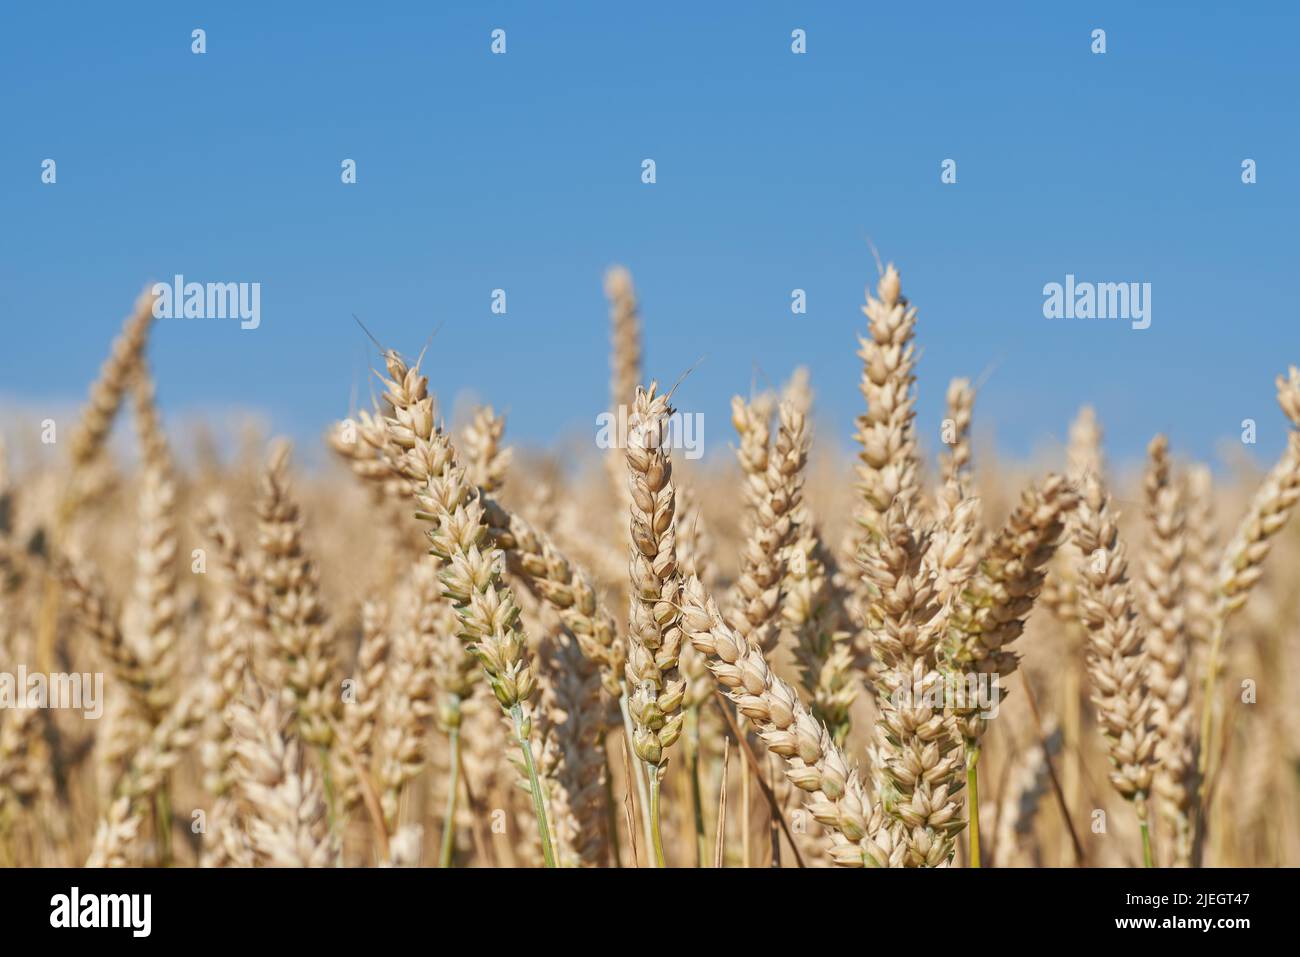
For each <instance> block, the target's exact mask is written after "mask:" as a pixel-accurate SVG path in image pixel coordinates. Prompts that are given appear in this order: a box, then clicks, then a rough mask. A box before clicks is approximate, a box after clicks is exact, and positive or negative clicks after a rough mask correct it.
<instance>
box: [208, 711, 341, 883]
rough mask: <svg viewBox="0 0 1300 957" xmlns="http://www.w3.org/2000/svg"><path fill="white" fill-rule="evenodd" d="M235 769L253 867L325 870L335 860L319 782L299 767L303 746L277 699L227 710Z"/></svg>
mask: <svg viewBox="0 0 1300 957" xmlns="http://www.w3.org/2000/svg"><path fill="white" fill-rule="evenodd" d="M231 714H232V722H233V727H234V734H235V740H236V742H237V744H236V753H237V754H238V758H239V765H240V778H239V780H240V791H241V799H242V813H243V818H244V821H245V826H246V827H247V830H248V839H249V844H250V846H251V848H252V852H253V855H254V857H255V860H256V863H257V864H259V865H262V866H266V867H330V866H333V865H335V864H336V863H337V861H338V849H337V847H336V846H335V844H334V842H333V840H332V838H331V836H330V833H329V825H328V821H327V813H328V812H327V807H326V803H325V795H324V792H323V790H322V788H321V783H320V780H319V779H318V778H317V776H316V775H315V773H314V772H312V770H311V769H310V768H307V767H306V766H305V765H304V762H303V758H302V744H301V742H300V740H299V738H298V737H297V736H296V735H294V734H293V733H292V732H291V731H290V730H289V729H288V727H287V726H286V725H287V722H286V716H285V715H283V714H282V712H281V710H280V707H279V703H278V700H277V698H276V697H275V696H274V695H268V696H267V698H266V700H265V701H263V702H262V704H261V706H260V707H256V708H255V707H254V706H253V705H252V704H250V703H248V702H246V701H240V702H237V703H236V704H235V705H234V707H233V708H232V709H231Z"/></svg>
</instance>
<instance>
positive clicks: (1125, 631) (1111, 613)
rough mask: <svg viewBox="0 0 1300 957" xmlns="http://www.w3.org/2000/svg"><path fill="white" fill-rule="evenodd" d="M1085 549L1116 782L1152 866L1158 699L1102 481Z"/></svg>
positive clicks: (1084, 500)
mask: <svg viewBox="0 0 1300 957" xmlns="http://www.w3.org/2000/svg"><path fill="white" fill-rule="evenodd" d="M1074 535H1075V541H1076V542H1077V543H1078V545H1079V551H1080V561H1081V564H1080V567H1079V569H1078V580H1079V613H1080V616H1081V619H1082V621H1083V623H1084V625H1085V626H1086V627H1087V628H1088V673H1089V675H1090V677H1091V678H1092V684H1093V696H1092V700H1093V703H1094V704H1095V705H1096V706H1097V720H1098V723H1099V724H1100V725H1101V732H1102V734H1103V735H1104V737H1105V739H1106V745H1107V748H1108V750H1109V752H1110V760H1111V773H1110V781H1111V784H1113V785H1114V787H1115V790H1116V791H1118V792H1119V794H1120V795H1121V796H1122V797H1123V798H1124V799H1125V800H1128V801H1131V802H1132V803H1133V806H1134V808H1135V809H1136V811H1137V816H1138V823H1139V825H1140V827H1141V830H1142V846H1143V859H1144V861H1145V862H1146V863H1147V865H1148V866H1150V863H1151V846H1150V835H1149V830H1148V826H1147V798H1148V796H1149V795H1150V793H1151V781H1152V776H1153V771H1154V765H1155V748H1156V735H1155V732H1154V729H1153V728H1152V726H1151V709H1152V697H1151V692H1150V689H1149V688H1148V687H1147V683H1146V669H1147V655H1146V651H1145V648H1144V646H1143V633H1142V627H1141V622H1140V621H1139V619H1138V616H1137V611H1136V610H1135V609H1136V606H1135V601H1134V597H1133V590H1132V587H1131V585H1130V583H1129V579H1128V573H1127V569H1128V560H1127V558H1126V557H1125V551H1126V550H1125V547H1124V543H1123V542H1122V541H1120V538H1119V530H1118V527H1117V526H1116V520H1115V518H1114V517H1113V516H1112V514H1111V511H1110V505H1109V501H1108V499H1107V496H1106V493H1105V491H1104V489H1103V488H1102V485H1101V481H1100V479H1098V478H1097V476H1096V475H1094V474H1093V473H1091V472H1089V473H1087V474H1085V475H1084V477H1083V480H1082V484H1081V488H1080V499H1079V507H1078V509H1077V510H1076V512H1075V516H1074Z"/></svg>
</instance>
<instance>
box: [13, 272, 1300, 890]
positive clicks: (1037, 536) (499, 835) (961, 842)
mask: <svg viewBox="0 0 1300 957" xmlns="http://www.w3.org/2000/svg"><path fill="white" fill-rule="evenodd" d="M605 288H606V294H607V297H608V299H609V303H610V336H611V370H612V371H611V382H610V395H609V410H608V411H609V412H610V413H611V421H613V422H616V423H618V426H617V428H615V430H614V434H613V436H612V441H609V442H605V443H599V444H604V445H608V446H609V447H608V448H596V447H594V446H593V448H592V453H591V454H590V455H588V456H586V457H585V458H583V457H575V455H574V453H573V452H572V450H568V449H565V450H556V451H554V452H546V451H545V450H536V449H534V450H527V451H525V450H522V449H521V450H519V451H518V453H515V452H512V449H511V448H510V447H509V445H508V444H507V434H506V428H505V427H506V422H505V420H504V418H503V417H502V416H500V415H498V414H497V413H496V412H494V411H493V409H492V408H490V407H481V408H478V409H476V410H474V411H473V413H472V414H470V415H466V416H463V417H462V418H463V419H464V421H448V420H447V418H446V417H445V416H444V414H443V412H442V407H441V406H440V405H439V403H438V401H437V400H436V398H435V393H436V390H437V386H438V383H437V382H436V381H432V382H431V381H430V380H429V379H428V378H427V377H426V375H425V373H424V372H423V371H422V369H423V368H425V367H430V366H432V367H436V363H432V364H431V363H430V362H429V361H428V356H422V355H420V348H421V345H422V344H421V343H419V342H415V343H389V342H382V343H380V342H376V343H375V346H376V347H377V348H376V349H375V351H374V366H375V384H376V389H375V392H376V396H377V397H376V399H375V400H374V402H373V404H372V405H371V407H370V408H363V409H358V410H357V411H356V412H355V414H354V416H353V417H352V418H349V419H347V420H345V421H342V422H339V423H337V424H336V425H335V426H334V427H333V428H332V429H331V430H330V431H329V433H328V434H327V435H326V436H324V437H323V442H324V444H325V445H326V446H328V448H329V450H330V458H331V461H332V465H331V467H329V468H324V469H315V470H312V471H310V472H306V471H304V470H302V469H300V468H298V467H297V466H296V465H295V462H296V458H295V454H294V450H293V449H292V448H291V447H290V446H289V444H288V443H286V442H284V441H280V440H275V439H272V438H270V437H267V436H263V435H261V434H258V433H256V432H250V433H249V434H247V435H245V436H243V437H242V439H241V442H240V444H239V448H238V449H236V450H235V451H234V452H233V453H232V454H223V453H222V452H221V451H219V450H218V444H217V443H216V442H214V441H208V442H203V441H199V442H198V443H197V446H198V448H199V450H200V451H199V453H198V454H197V455H195V456H192V457H191V458H190V459H186V460H184V461H182V459H181V457H180V456H179V455H177V454H176V453H175V451H174V448H175V447H176V446H177V442H176V436H174V435H169V434H167V432H166V431H165V430H164V428H163V425H162V418H161V415H160V412H159V404H160V403H165V401H166V397H165V396H159V395H156V394H155V388H154V384H153V378H152V376H151V372H150V364H149V353H150V350H149V342H150V340H151V338H152V337H155V336H166V335H167V334H168V323H167V321H166V320H155V319H154V311H155V310H154V307H153V306H154V304H153V299H152V297H151V296H149V295H145V296H142V297H141V299H140V300H139V301H138V302H137V304H136V305H135V307H134V309H133V310H132V312H131V313H130V315H129V316H128V317H127V319H126V321H125V324H124V325H123V327H122V330H121V333H120V335H119V336H118V338H117V340H116V341H115V342H114V343H113V344H112V347H111V351H110V352H109V355H108V358H107V360H106V362H105V364H104V366H103V369H102V371H101V373H100V376H99V378H98V380H97V381H96V382H94V383H93V384H92V385H91V387H90V391H89V399H88V401H87V402H86V404H85V406H84V409H83V410H82V412H81V414H80V417H79V419H78V420H77V421H76V422H75V423H69V424H68V428H67V430H66V435H61V436H60V437H59V440H58V441H55V442H50V443H44V444H42V443H40V442H38V441H36V440H35V439H33V440H32V441H31V442H30V443H28V445H27V446H23V445H21V444H20V443H11V445H12V447H11V448H9V449H8V450H6V454H5V456H4V458H3V461H0V703H3V704H4V707H3V708H0V862H2V863H3V864H5V865H7V866H52V865H61V866H68V865H73V866H76V865H83V864H85V865H88V866H109V867H123V866H126V867H130V866H146V865H151V866H157V865H163V866H181V867H189V866H205V867H207V866H211V867H249V866H285V867H335V866H344V867H385V866H403V867H411V866H427V867H532V866H559V867H655V866H682V867H695V866H701V867H715V866H721V867H769V866H783V867H804V866H806V867H823V866H843V867H944V866H966V867H970V866H984V867H989V866H995V867H1014V866H1021V867H1023V866H1048V867H1140V866H1143V865H1144V864H1146V865H1155V866H1179V867H1185V866H1201V865H1226V866H1275V865H1295V864H1300V773H1298V772H1300V720H1297V718H1298V716H1297V711H1296V708H1297V706H1298V704H1300V701H1298V700H1297V696H1296V695H1295V694H1294V693H1293V691H1292V690H1290V687H1289V682H1290V680H1291V679H1292V678H1293V677H1300V630H1298V629H1297V628H1296V626H1295V622H1296V621H1297V620H1298V619H1300V614H1298V612H1300V609H1297V604H1298V603H1300V589H1297V588H1296V587H1295V585H1296V582H1297V577H1298V576H1300V530H1298V529H1297V524H1296V523H1294V522H1292V523H1289V524H1288V518H1289V516H1290V513H1291V512H1292V511H1293V510H1294V507H1295V504H1296V500H1297V498H1300V371H1297V369H1296V368H1295V367H1291V368H1290V369H1289V370H1281V369H1280V370H1279V372H1280V373H1281V374H1280V375H1279V376H1278V378H1277V382H1276V388H1277V397H1278V402H1279V404H1280V406H1281V413H1280V414H1281V415H1283V416H1285V419H1286V420H1289V422H1290V426H1289V428H1290V431H1289V434H1288V435H1289V437H1288V440H1287V443H1286V447H1285V451H1284V453H1283V454H1282V456H1281V458H1280V459H1279V460H1278V461H1277V462H1276V464H1274V465H1272V467H1271V468H1270V469H1269V471H1267V472H1266V473H1264V474H1258V473H1256V472H1255V471H1254V470H1253V468H1252V467H1251V466H1250V465H1249V464H1248V463H1246V464H1242V465H1240V466H1239V467H1238V468H1237V469H1236V470H1235V472H1234V473H1232V474H1226V473H1224V474H1218V475H1212V473H1211V471H1210V469H1209V468H1208V467H1207V466H1206V465H1204V464H1200V463H1197V462H1193V461H1188V460H1187V459H1186V458H1185V457H1183V456H1181V455H1180V453H1179V450H1178V449H1176V448H1171V447H1170V446H1169V443H1168V442H1167V441H1166V440H1165V439H1164V438H1163V437H1161V436H1154V437H1153V438H1152V441H1151V443H1150V446H1149V448H1148V458H1147V463H1146V466H1145V468H1144V470H1143V471H1142V473H1141V474H1140V475H1132V476H1130V475H1123V474H1116V473H1115V472H1114V471H1113V470H1112V469H1111V468H1110V467H1109V466H1108V464H1107V460H1106V455H1105V442H1104V432H1103V428H1104V423H1102V422H1099V421H1098V420H1097V418H1096V416H1095V415H1094V414H1093V413H1092V412H1091V410H1090V409H1088V408H1083V409H1081V410H1080V411H1079V413H1078V416H1077V418H1076V419H1075V421H1074V422H1073V423H1072V424H1070V426H1069V442H1068V446H1067V447H1066V448H1065V449H1063V450H1062V454H1061V455H1060V461H1056V462H1027V463H1010V462H1005V461H1001V460H999V459H997V458H996V457H995V456H994V455H993V454H992V453H987V454H986V453H983V452H982V451H978V450H976V449H975V447H974V446H975V443H974V442H973V440H972V433H973V424H974V423H975V422H977V421H978V410H977V401H976V399H977V396H976V394H975V387H974V386H973V385H972V384H971V382H970V381H968V380H965V379H957V380H953V381H952V382H948V383H945V382H936V381H933V380H932V379H927V378H926V377H925V376H924V374H920V375H918V373H919V372H923V369H921V368H920V366H921V365H922V364H921V363H919V362H918V357H919V355H920V351H921V343H922V342H923V340H924V320H923V318H921V317H920V312H919V310H918V308H917V306H915V305H913V304H912V303H911V302H909V300H908V299H907V297H906V296H905V294H904V291H903V284H902V280H901V278H900V274H899V272H898V271H897V270H896V269H895V268H894V267H893V266H889V267H888V268H886V269H883V270H881V271H880V274H879V275H878V276H876V277H873V279H872V280H871V283H870V285H869V286H868V289H867V294H866V297H865V305H864V307H863V316H862V320H861V334H860V338H859V341H858V342H857V343H856V348H857V350H858V355H859V357H860V358H861V367H862V374H861V381H860V391H861V393H862V407H861V409H862V411H861V413H860V415H859V416H858V418H857V420H856V422H855V423H852V425H851V426H850V424H849V423H840V424H839V427H840V428H841V429H842V431H843V432H844V433H845V434H848V433H849V432H850V430H851V434H852V438H853V442H854V445H855V449H856V455H855V457H854V458H853V459H852V460H848V459H846V458H845V457H844V456H842V455H841V454H840V453H838V452H837V451H836V448H837V446H836V444H835V443H834V442H833V441H829V440H826V441H819V439H820V438H821V436H818V435H814V431H813V422H814V421H815V415H816V413H815V398H814V389H815V387H816V383H814V382H811V381H810V379H809V376H808V375H807V373H806V372H805V371H804V370H802V369H801V368H794V369H793V370H791V374H790V377H789V380H788V382H787V383H786V384H785V385H784V386H783V387H782V388H781V389H779V390H773V391H763V392H750V393H748V394H744V395H737V396H736V398H735V399H734V400H733V403H732V416H731V418H732V421H731V425H732V427H733V429H734V438H733V441H732V445H733V447H734V450H735V456H734V459H729V458H728V459H725V460H724V459H722V458H717V457H714V458H708V459H704V460H694V459H688V458H686V457H684V456H683V455H682V454H681V450H680V448H675V447H674V446H675V445H676V443H675V441H674V438H673V436H674V432H673V425H674V422H675V403H676V402H677V400H678V399H677V397H678V395H679V393H680V392H682V391H685V390H688V389H689V388H690V381H689V377H688V378H687V380H686V381H685V382H684V383H679V384H678V385H677V386H675V387H674V386H673V385H672V384H671V383H670V382H668V381H667V379H668V377H670V376H676V375H677V374H678V372H679V371H680V365H682V363H681V361H680V357H662V356H658V357H656V356H651V357H648V359H650V360H653V364H652V363H651V362H650V361H647V357H643V355H642V348H641V340H642V322H643V319H642V316H641V314H640V311H639V309H638V305H637V300H636V293H635V291H634V288H633V285H632V279H631V276H630V275H629V274H628V273H627V272H626V271H625V270H623V269H619V268H614V269H611V270H610V272H609V273H608V275H607V276H606V280H605ZM645 321H647V322H649V321H652V318H650V317H647V318H646V320H645ZM918 332H919V333H920V339H918ZM106 345H107V344H106ZM436 347H437V342H436V339H435V340H434V342H433V344H432V345H431V346H430V348H431V349H436ZM854 347H855V344H854V343H853V342H845V343H844V348H845V349H850V348H854ZM422 359H423V360H424V361H423V362H422ZM651 370H657V371H658V372H659V373H660V375H661V376H663V377H664V378H663V379H661V380H660V381H659V382H655V381H654V380H653V378H652V375H651ZM693 374H694V375H706V374H708V373H707V371H697V372H695V373H693ZM70 385H71V384H69V386H70ZM347 385H348V384H347V383H340V395H341V396H342V397H346V394H347ZM537 385H538V387H539V389H540V390H541V391H540V393H539V394H540V395H542V396H544V395H545V391H544V388H543V387H544V385H545V383H543V382H541V381H539V382H538V383H537ZM918 388H919V389H925V390H942V391H943V393H944V394H945V396H946V403H947V413H946V416H945V418H944V420H943V421H942V422H937V423H920V422H918V421H917V419H916V415H915V411H914V405H915V397H916V392H917V389H918ZM593 411H600V410H593ZM118 419H126V420H129V422H130V426H131V428H132V431H133V451H132V452H131V453H129V454H120V453H119V451H118V449H117V447H116V446H114V445H112V444H111V443H110V436H111V434H112V432H113V429H114V426H115V423H116V421H117V420H118ZM816 421H818V422H820V420H819V419H816ZM1279 421H1283V420H1279ZM1063 427H1064V423H1063ZM28 431H31V430H30V429H28ZM24 434H25V433H24ZM932 436H933V437H935V441H930V438H931V437H932ZM202 438H203V437H202V436H200V439H202ZM977 452H978V454H977ZM936 453H937V454H936ZM298 458H302V456H299V457H298ZM738 489H739V490H741V494H739V495H738V494H736V492H737V490H738ZM73 676H75V678H76V680H77V681H79V682H81V684H80V685H79V686H77V690H79V691H80V692H81V695H80V698H81V700H80V701H79V702H77V701H73V702H72V703H71V704H69V702H68V701H66V700H65V701H62V702H60V701H58V700H55V699H56V698H58V697H59V695H60V694H61V695H63V696H64V697H65V698H66V697H67V696H68V694H70V692H71V690H72V688H73ZM95 676H102V693H101V694H99V695H97V696H96V695H94V694H93V689H94V688H95V687H96V677H95ZM42 688H43V689H44V691H42ZM56 689H57V693H56ZM41 694H45V695H46V697H47V698H48V700H46V701H44V702H43V704H44V705H45V706H36V705H38V704H40V703H41V702H38V701H37V698H38V697H39V696H40V695H41ZM92 698H94V699H95V700H94V701H93V702H92V700H91V699H92ZM92 704H93V706H94V707H93V708H92ZM96 710H97V711H100V712H102V713H101V714H93V713H92V712H93V711H96Z"/></svg>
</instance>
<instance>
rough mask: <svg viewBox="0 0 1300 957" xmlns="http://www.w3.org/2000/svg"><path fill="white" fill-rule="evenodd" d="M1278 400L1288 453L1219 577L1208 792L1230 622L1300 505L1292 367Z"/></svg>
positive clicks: (1206, 738)
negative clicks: (1218, 689)
mask: <svg viewBox="0 0 1300 957" xmlns="http://www.w3.org/2000/svg"><path fill="white" fill-rule="evenodd" d="M1277 401H1278V404H1279V405H1280V406H1281V407H1282V411H1283V412H1284V413H1286V416H1287V418H1288V419H1290V420H1291V426H1292V428H1291V430H1290V431H1289V432H1288V433H1287V437H1286V448H1285V449H1284V450H1283V452H1282V456H1281V458H1279V459H1278V461H1277V463H1276V464H1275V465H1274V466H1273V468H1272V470H1271V471H1270V472H1269V473H1268V475H1267V476H1266V477H1265V479H1264V482H1263V484H1262V485H1261V486H1260V487H1259V489H1258V491H1256V492H1255V497H1254V498H1253V499H1251V502H1250V506H1249V507H1248V508H1247V510H1246V515H1245V517H1244V518H1243V519H1242V520H1241V524H1240V525H1238V526H1237V531H1236V534H1235V535H1234V536H1233V538H1232V540H1231V541H1230V542H1229V543H1228V544H1227V546H1226V547H1225V548H1224V551H1223V558H1222V561H1221V562H1220V563H1219V569H1218V575H1217V585H1218V588H1217V593H1216V599H1215V604H1214V616H1213V622H1212V625H1213V627H1212V631H1211V636H1210V648H1209V652H1208V655H1207V657H1206V664H1205V675H1204V694H1203V695H1202V700H1201V708H1202V715H1201V741H1200V762H1199V771H1200V774H1201V788H1202V790H1203V791H1204V790H1205V787H1206V782H1208V781H1209V780H1210V776H1211V773H1212V771H1213V767H1212V756H1213V753H1214V750H1215V734H1216V721H1215V708H1216V707H1217V695H1216V685H1217V683H1218V680H1219V673H1220V671H1221V670H1222V667H1223V661H1222V657H1223V644H1224V639H1225V634H1226V629H1227V623H1228V620H1229V619H1230V618H1231V617H1232V616H1233V615H1234V614H1236V612H1238V611H1240V610H1241V608H1242V606H1243V605H1245V604H1246V600H1247V599H1248V598H1249V597H1250V593H1251V591H1252V590H1253V589H1254V587H1255V585H1256V583H1257V582H1258V581H1259V579H1260V578H1261V577H1262V576H1263V574H1264V570H1263V565H1264V559H1266V558H1267V557H1268V553H1269V550H1270V549H1271V548H1272V544H1273V543H1272V540H1273V537H1274V536H1275V535H1277V533H1278V532H1280V531H1281V530H1282V527H1283V526H1284V525H1285V524H1286V522H1287V519H1289V518H1290V517H1291V512H1292V511H1293V510H1294V509H1295V505H1296V502H1297V501H1300V369H1298V368H1296V367H1295V366H1291V368H1290V370H1289V372H1288V374H1287V375H1286V376H1278V377H1277Z"/></svg>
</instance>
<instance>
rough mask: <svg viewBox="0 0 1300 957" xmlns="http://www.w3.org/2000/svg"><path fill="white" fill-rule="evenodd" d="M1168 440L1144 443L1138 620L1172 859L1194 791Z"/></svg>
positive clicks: (1186, 851) (1187, 851) (1179, 850)
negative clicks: (1144, 540)
mask: <svg viewBox="0 0 1300 957" xmlns="http://www.w3.org/2000/svg"><path fill="white" fill-rule="evenodd" d="M1171 473H1172V468H1171V465H1170V462H1169V442H1168V440H1167V439H1166V438H1165V437H1164V436H1163V435H1158V436H1156V437H1155V438H1154V439H1152V440H1151V443H1150V444H1149V445H1148V446H1147V470H1146V475H1145V477H1144V481H1143V489H1144V492H1145V498H1146V520H1147V527H1148V531H1149V535H1150V537H1149V544H1148V547H1147V549H1146V552H1145V554H1144V556H1143V562H1142V578H1141V583H1142V587H1141V588H1140V590H1139V594H1140V597H1141V603H1142V618H1143V625H1144V627H1145V629H1146V649H1147V657H1148V659H1149V660H1150V665H1149V667H1148V670H1147V687H1148V688H1149V689H1150V691H1151V696H1152V702H1153V706H1152V709H1151V722H1152V724H1153V725H1154V727H1155V729H1156V732H1157V733H1158V735H1159V741H1158V743H1157V745H1156V758H1157V762H1158V763H1157V767H1156V774H1155V779H1154V789H1155V793H1156V794H1157V795H1158V796H1159V798H1160V799H1161V800H1160V804H1161V806H1162V809H1163V811H1164V813H1165V816H1166V817H1167V818H1168V819H1169V821H1170V823H1171V824H1172V825H1173V829H1174V844H1173V849H1174V855H1173V857H1174V861H1175V863H1177V864H1178V865H1180V866H1184V867H1185V866H1187V865H1188V864H1190V863H1191V855H1192V831H1191V815H1192V810H1193V795H1194V794H1195V791H1196V782H1195V774H1196V751H1195V748H1196V743H1195V736H1196V727H1195V721H1196V719H1195V715H1194V713H1193V709H1192V701H1191V682H1190V680H1189V675H1188V673H1187V672H1188V661H1189V657H1190V648H1189V645H1188V638H1187V634H1186V631H1185V625H1184V614H1183V609H1184V607H1185V594H1184V575H1183V568H1184V556H1185V553H1186V513H1185V511H1184V507H1183V496H1182V491H1181V489H1180V487H1179V485H1178V483H1176V482H1175V481H1174V480H1173V477H1172V474H1171Z"/></svg>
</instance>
